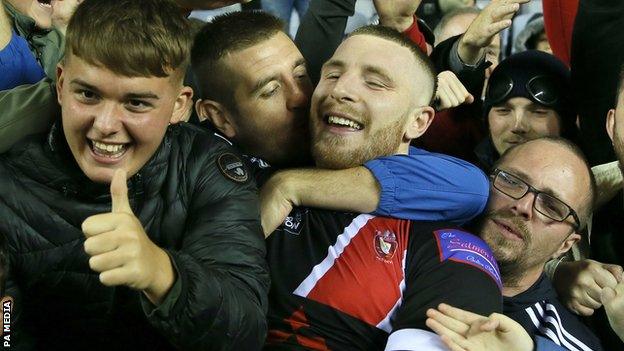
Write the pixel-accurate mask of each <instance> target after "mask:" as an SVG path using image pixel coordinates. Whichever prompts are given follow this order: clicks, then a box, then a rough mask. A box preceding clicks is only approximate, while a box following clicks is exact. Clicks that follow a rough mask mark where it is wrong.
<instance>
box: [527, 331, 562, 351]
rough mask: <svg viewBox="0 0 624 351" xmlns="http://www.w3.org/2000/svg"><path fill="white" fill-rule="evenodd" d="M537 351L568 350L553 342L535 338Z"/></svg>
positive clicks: (538, 337) (539, 337)
mask: <svg viewBox="0 0 624 351" xmlns="http://www.w3.org/2000/svg"><path fill="white" fill-rule="evenodd" d="M533 350H535V351H566V350H567V349H566V348H564V347H562V346H559V345H557V344H555V343H554V342H553V341H552V340H550V339H546V338H544V337H541V336H537V335H536V336H535V348H534V349H533Z"/></svg>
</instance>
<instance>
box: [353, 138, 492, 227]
mask: <svg viewBox="0 0 624 351" xmlns="http://www.w3.org/2000/svg"><path fill="white" fill-rule="evenodd" d="M364 166H365V167H366V168H368V169H369V170H370V171H371V172H372V173H373V175H374V176H375V178H376V179H377V182H378V183H379V185H380V187H381V198H380V201H379V206H378V208H377V209H376V210H375V212H373V214H375V215H380V216H386V217H395V218H401V219H409V220H416V221H440V220H446V221H451V222H453V223H457V224H463V223H466V222H468V221H470V220H471V219H473V218H474V217H476V216H477V215H478V214H480V213H481V212H482V211H483V210H484V208H485V205H486V203H487V199H488V194H489V181H488V178H487V177H486V176H485V174H484V173H483V172H481V170H479V169H478V168H477V167H476V166H474V165H472V164H470V163H468V162H466V161H463V160H460V159H457V158H455V157H451V156H448V155H442V154H436V153H431V152H427V151H424V150H421V149H417V148H415V147H410V154H409V155H393V156H387V157H380V158H377V159H374V160H371V161H368V162H367V163H366V164H364Z"/></svg>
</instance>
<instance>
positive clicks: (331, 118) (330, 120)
mask: <svg viewBox="0 0 624 351" xmlns="http://www.w3.org/2000/svg"><path fill="white" fill-rule="evenodd" d="M325 123H327V124H328V125H330V126H332V127H338V128H347V129H351V130H353V131H356V130H362V129H364V126H363V125H362V124H361V123H359V122H356V121H354V120H352V119H349V118H345V117H340V116H335V115H331V114H330V115H326V116H325Z"/></svg>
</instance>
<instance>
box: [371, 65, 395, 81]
mask: <svg viewBox="0 0 624 351" xmlns="http://www.w3.org/2000/svg"><path fill="white" fill-rule="evenodd" d="M364 72H366V73H371V74H374V75H378V76H380V77H381V78H382V79H383V80H385V81H386V82H388V83H394V80H393V79H392V78H390V75H389V74H388V72H387V71H386V70H384V69H383V68H381V67H377V66H370V65H366V66H364Z"/></svg>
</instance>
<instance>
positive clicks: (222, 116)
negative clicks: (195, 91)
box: [195, 99, 236, 139]
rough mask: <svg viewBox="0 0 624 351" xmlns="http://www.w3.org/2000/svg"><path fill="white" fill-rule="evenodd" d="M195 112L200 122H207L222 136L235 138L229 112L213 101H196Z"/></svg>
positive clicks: (231, 117)
mask: <svg viewBox="0 0 624 351" xmlns="http://www.w3.org/2000/svg"><path fill="white" fill-rule="evenodd" d="M195 111H197V116H199V120H200V121H205V120H209V121H210V123H211V124H212V125H213V126H214V127H215V128H216V129H217V130H218V131H219V132H221V133H222V134H223V135H225V136H226V137H228V138H230V139H233V138H234V137H235V136H236V125H235V124H234V119H233V116H232V114H231V113H230V111H228V109H227V108H226V107H225V106H223V104H220V103H218V102H216V101H213V100H201V99H200V100H197V102H196V103H195Z"/></svg>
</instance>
